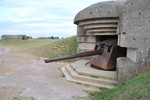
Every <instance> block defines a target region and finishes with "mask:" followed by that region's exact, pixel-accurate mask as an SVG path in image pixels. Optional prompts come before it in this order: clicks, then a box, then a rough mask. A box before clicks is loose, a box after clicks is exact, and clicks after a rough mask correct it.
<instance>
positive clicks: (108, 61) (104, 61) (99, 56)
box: [45, 39, 126, 70]
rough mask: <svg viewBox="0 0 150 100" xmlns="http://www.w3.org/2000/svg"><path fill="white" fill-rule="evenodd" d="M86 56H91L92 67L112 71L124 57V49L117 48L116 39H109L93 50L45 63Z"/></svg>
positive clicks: (48, 60) (46, 60) (98, 44)
mask: <svg viewBox="0 0 150 100" xmlns="http://www.w3.org/2000/svg"><path fill="white" fill-rule="evenodd" d="M86 56H92V57H91V60H90V63H91V64H92V65H95V66H97V67H100V68H102V69H105V70H106V69H114V68H116V60H117V58H118V57H124V56H126V49H125V48H121V47H119V46H117V40H116V39H109V40H104V41H101V42H97V43H96V45H95V48H94V50H92V51H88V52H84V53H79V54H74V55H68V56H64V57H58V58H51V59H45V63H49V62H53V61H59V60H66V59H72V58H77V57H86Z"/></svg>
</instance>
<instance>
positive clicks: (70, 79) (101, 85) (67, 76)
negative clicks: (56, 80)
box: [61, 67, 116, 89]
mask: <svg viewBox="0 0 150 100" xmlns="http://www.w3.org/2000/svg"><path fill="white" fill-rule="evenodd" d="M61 70H62V72H63V73H64V74H65V77H66V79H67V80H69V81H72V82H77V83H82V84H87V85H91V86H96V87H104V88H108V89H113V88H116V86H108V85H104V84H97V83H93V82H86V81H81V80H77V79H73V78H72V77H71V76H70V75H69V74H68V72H67V71H66V69H65V67H62V68H61Z"/></svg>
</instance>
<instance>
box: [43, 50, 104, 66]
mask: <svg viewBox="0 0 150 100" xmlns="http://www.w3.org/2000/svg"><path fill="white" fill-rule="evenodd" d="M102 53H103V49H99V50H92V51H87V52H83V53H78V54H74V55H68V56H64V57H58V58H50V59H45V63H49V62H53V61H59V60H66V59H72V58H77V57H86V56H92V55H101V54H102Z"/></svg>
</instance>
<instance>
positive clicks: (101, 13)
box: [74, 0, 125, 24]
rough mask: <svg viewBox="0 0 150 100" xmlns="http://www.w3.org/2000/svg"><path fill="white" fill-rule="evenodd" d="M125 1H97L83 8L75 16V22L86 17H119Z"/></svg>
mask: <svg viewBox="0 0 150 100" xmlns="http://www.w3.org/2000/svg"><path fill="white" fill-rule="evenodd" d="M124 4H125V2H124V1H122V0H121V1H108V2H99V3H95V4H93V5H91V6H89V7H87V8H85V9H83V10H81V11H80V12H79V13H78V14H77V15H76V17H75V19H74V23H76V24H77V23H78V21H81V20H85V19H94V18H106V17H119V16H120V14H121V12H122V9H123V6H124Z"/></svg>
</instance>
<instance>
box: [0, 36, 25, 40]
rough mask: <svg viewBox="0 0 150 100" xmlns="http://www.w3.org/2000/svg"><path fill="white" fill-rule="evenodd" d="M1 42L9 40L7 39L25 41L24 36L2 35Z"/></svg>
mask: <svg viewBox="0 0 150 100" xmlns="http://www.w3.org/2000/svg"><path fill="white" fill-rule="evenodd" d="M1 39H2V40H9V39H20V40H27V36H26V35H2V36H1Z"/></svg>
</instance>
